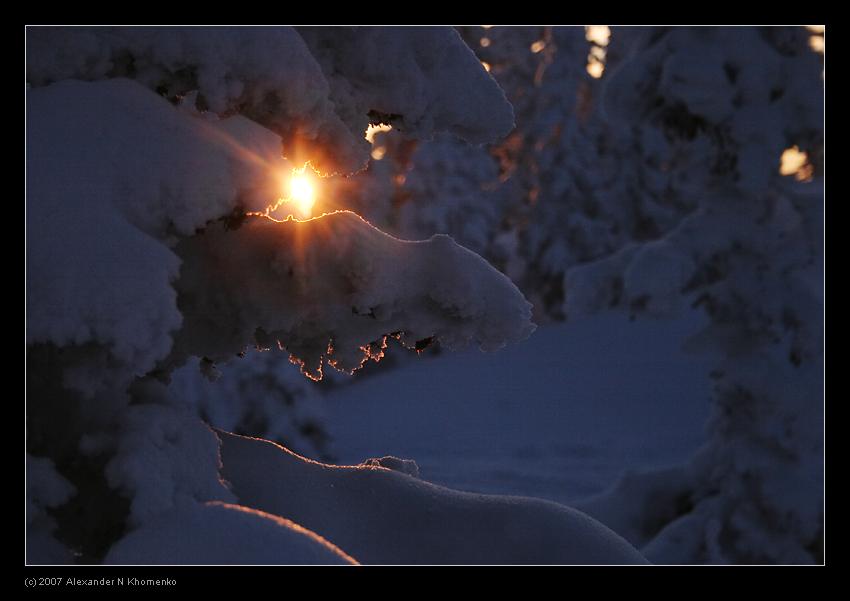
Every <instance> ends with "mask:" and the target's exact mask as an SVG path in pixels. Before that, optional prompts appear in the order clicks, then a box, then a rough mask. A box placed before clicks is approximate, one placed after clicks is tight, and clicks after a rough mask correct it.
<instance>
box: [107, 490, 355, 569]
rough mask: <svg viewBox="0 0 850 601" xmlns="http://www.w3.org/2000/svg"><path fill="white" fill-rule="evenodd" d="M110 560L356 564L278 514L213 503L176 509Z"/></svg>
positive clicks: (124, 542) (121, 545) (128, 539)
mask: <svg viewBox="0 0 850 601" xmlns="http://www.w3.org/2000/svg"><path fill="white" fill-rule="evenodd" d="M104 563H105V564H107V565H134V564H148V565H184V564H202V565H219V564H242V565H267V564H282V565H304V564H307V565H310V564H335V565H342V564H356V563H357V562H356V561H355V560H354V559H353V558H352V557H350V556H348V555H347V554H346V553H344V552H343V551H341V550H340V549H339V548H337V547H336V546H334V545H332V544H331V543H329V542H328V541H326V540H325V539H323V538H322V537H321V536H318V535H317V534H315V533H314V532H311V531H309V530H307V529H306V528H302V527H301V526H298V525H297V524H293V523H292V522H290V521H289V520H285V519H283V518H280V517H278V516H274V515H269V514H267V513H263V512H262V511H256V510H253V509H249V508H247V507H240V506H238V505H231V504H228V503H220V502H211V503H202V504H197V505H193V506H191V507H185V508H181V509H178V510H175V511H174V512H172V513H169V514H167V515H164V516H162V517H161V518H158V519H157V520H153V521H150V522H147V523H146V524H145V525H144V526H143V527H142V528H139V529H138V530H135V531H133V532H131V533H130V534H128V535H127V536H125V537H124V538H122V539H121V540H120V541H118V542H117V543H116V544H115V545H114V546H113V547H112V549H111V550H110V551H109V554H108V555H107V556H106V559H105V561H104Z"/></svg>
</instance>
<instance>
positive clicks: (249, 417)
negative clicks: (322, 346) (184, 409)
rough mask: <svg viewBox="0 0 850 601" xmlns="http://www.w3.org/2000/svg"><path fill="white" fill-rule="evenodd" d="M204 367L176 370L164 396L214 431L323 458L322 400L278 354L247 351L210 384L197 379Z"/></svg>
mask: <svg viewBox="0 0 850 601" xmlns="http://www.w3.org/2000/svg"><path fill="white" fill-rule="evenodd" d="M275 350H277V349H275ZM204 365H213V364H212V363H211V362H209V361H203V360H200V361H199V360H194V361H189V362H188V363H187V364H186V365H185V366H183V367H181V368H180V369H177V370H175V371H174V372H173V373H172V374H171V382H170V383H169V385H168V392H169V395H170V396H172V397H173V398H175V399H179V400H180V401H181V402H182V403H185V404H187V405H189V406H192V407H193V408H194V409H195V410H196V411H197V412H198V414H199V415H200V416H201V417H202V418H203V419H204V420H205V421H206V422H207V423H209V424H210V425H211V426H213V427H215V428H219V429H222V430H226V431H228V432H236V433H237V434H249V435H252V436H259V437H262V438H266V439H269V440H272V441H274V442H277V443H279V444H282V445H283V446H285V447H286V448H288V449H292V450H293V451H295V452H296V453H301V454H304V455H308V456H310V457H324V456H327V455H328V453H329V446H328V443H329V440H328V434H327V433H326V432H325V430H324V421H325V409H324V398H323V396H322V395H321V394H320V392H319V391H318V390H317V389H316V384H315V383H314V382H312V381H310V380H309V379H307V378H305V377H304V376H302V375H301V374H300V373H298V370H297V369H294V368H293V367H292V366H291V365H289V364H288V363H287V362H286V361H285V360H284V359H283V358H282V357H281V355H280V353H278V352H257V351H255V350H252V351H249V352H247V353H246V354H245V356H244V357H240V358H238V359H233V360H232V361H230V362H229V363H228V364H227V365H225V366H222V368H221V372H220V376H219V377H218V378H217V379H216V380H215V381H210V380H209V379H208V378H206V377H203V375H202V374H201V373H199V366H204Z"/></svg>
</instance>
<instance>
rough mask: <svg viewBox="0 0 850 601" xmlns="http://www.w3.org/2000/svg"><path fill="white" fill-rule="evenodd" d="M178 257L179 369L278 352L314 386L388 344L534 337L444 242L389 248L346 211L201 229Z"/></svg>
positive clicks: (491, 277)
mask: <svg viewBox="0 0 850 601" xmlns="http://www.w3.org/2000/svg"><path fill="white" fill-rule="evenodd" d="M177 253H178V254H179V256H180V257H181V259H182V261H183V268H182V271H181V278H180V280H179V282H178V290H179V291H180V309H181V312H182V313H183V316H184V319H185V323H184V325H183V328H182V329H181V330H180V332H179V334H178V336H177V339H176V353H177V357H178V358H179V357H180V356H181V354H185V355H204V356H206V357H208V358H210V359H212V360H214V361H221V360H228V359H230V358H232V357H233V356H234V355H235V354H236V353H238V352H241V351H242V350H243V349H244V348H246V347H247V346H249V345H258V346H260V347H265V348H271V347H272V346H280V347H281V348H285V349H286V350H287V351H288V352H289V353H290V354H291V355H292V360H293V361H294V362H298V363H299V364H300V365H301V366H302V371H303V372H304V373H305V374H309V375H310V376H311V377H313V378H314V379H318V378H320V377H321V373H322V367H323V364H324V363H325V362H327V363H328V364H330V365H332V366H333V367H335V368H337V369H339V370H343V371H349V372H350V371H353V370H356V369H358V368H360V367H361V366H362V365H363V364H364V363H365V362H366V361H368V360H369V359H372V360H375V361H378V360H379V359H380V358H381V356H382V355H383V347H384V346H385V345H386V337H387V336H390V335H392V336H394V337H396V338H398V339H399V340H400V341H401V342H402V343H403V344H404V345H406V346H408V347H409V348H417V349H421V348H423V347H424V346H425V345H427V344H429V343H430V342H431V341H432V340H439V341H440V342H441V343H442V344H443V345H444V346H446V347H447V348H463V347H465V346H466V345H467V344H469V343H471V342H474V343H475V344H477V345H478V346H479V347H480V348H481V349H482V350H495V349H498V348H500V347H502V346H504V345H505V344H506V343H509V342H516V341H519V340H523V339H525V338H526V337H528V336H529V335H530V334H531V333H532V332H533V331H534V328H535V326H534V324H533V323H532V322H531V306H530V304H529V303H528V302H527V301H526V300H525V298H524V297H523V296H522V294H521V293H520V292H519V290H517V289H516V287H515V286H514V285H513V284H512V283H511V281H510V280H509V279H508V278H506V277H505V276H504V275H502V274H501V273H499V272H498V271H496V270H495V269H493V268H492V267H490V266H489V265H488V264H487V263H486V261H484V260H483V259H482V258H481V257H479V256H478V255H476V254H474V253H472V252H471V251H468V250H466V249H465V248H463V247H462V246H459V245H458V244H457V243H455V242H454V241H453V240H452V239H451V238H450V237H448V236H443V235H436V236H434V237H432V238H431V239H430V240H426V241H420V242H408V241H402V240H398V239H396V238H393V237H392V236H389V235H387V234H384V233H383V232H381V231H380V230H378V229H376V228H374V227H373V226H371V225H370V224H368V223H367V222H366V221H364V220H363V219H361V218H360V217H358V216H357V215H355V214H354V213H351V212H347V211H341V212H336V213H332V214H328V215H324V216H322V217H319V218H315V219H311V220H308V221H303V222H301V221H294V220H287V221H283V222H277V221H274V220H272V219H267V218H265V217H253V218H249V219H247V220H246V221H245V223H244V224H243V225H242V226H241V227H239V228H238V229H236V230H228V229H227V228H226V227H223V226H219V225H215V226H210V227H209V228H207V229H206V230H205V231H204V232H203V233H202V234H200V235H198V236H195V237H192V238H188V239H185V240H183V241H181V243H180V244H179V245H178V246H177Z"/></svg>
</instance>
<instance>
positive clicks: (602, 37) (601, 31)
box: [584, 25, 611, 46]
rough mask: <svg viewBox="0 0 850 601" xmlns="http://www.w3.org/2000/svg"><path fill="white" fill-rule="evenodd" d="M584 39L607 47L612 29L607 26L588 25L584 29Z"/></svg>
mask: <svg viewBox="0 0 850 601" xmlns="http://www.w3.org/2000/svg"><path fill="white" fill-rule="evenodd" d="M584 37H585V39H586V40H587V41H588V42H593V43H594V44H596V45H597V46H607V45H608V42H609V41H610V39H611V29H610V28H609V27H608V26H607V25H588V26H586V27H585V28H584Z"/></svg>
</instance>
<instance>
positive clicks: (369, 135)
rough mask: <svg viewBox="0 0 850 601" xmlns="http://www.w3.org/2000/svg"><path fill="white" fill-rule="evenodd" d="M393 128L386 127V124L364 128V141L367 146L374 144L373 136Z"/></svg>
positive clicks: (370, 125)
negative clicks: (367, 143)
mask: <svg viewBox="0 0 850 601" xmlns="http://www.w3.org/2000/svg"><path fill="white" fill-rule="evenodd" d="M392 128H393V126H392V125H388V124H387V123H378V124H377V125H373V124H369V127H367V128H366V141H367V142H369V144H374V143H375V134H376V133H378V132H382V131H390V130H391V129H392Z"/></svg>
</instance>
